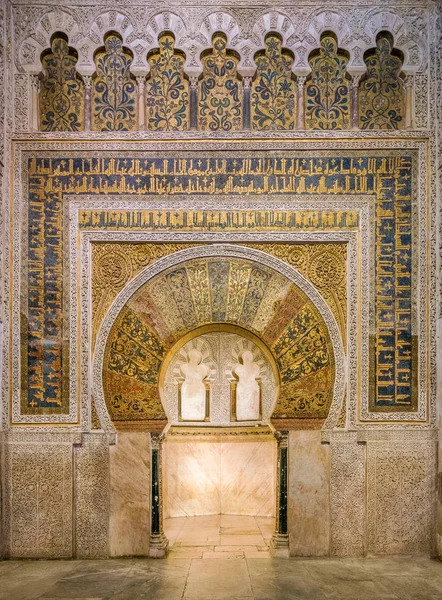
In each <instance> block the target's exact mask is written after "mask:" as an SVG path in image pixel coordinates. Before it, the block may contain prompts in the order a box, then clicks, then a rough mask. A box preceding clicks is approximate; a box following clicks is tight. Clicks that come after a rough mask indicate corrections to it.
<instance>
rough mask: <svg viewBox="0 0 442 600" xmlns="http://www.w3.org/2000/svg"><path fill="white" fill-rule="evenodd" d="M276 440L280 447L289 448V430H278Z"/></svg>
mask: <svg viewBox="0 0 442 600" xmlns="http://www.w3.org/2000/svg"><path fill="white" fill-rule="evenodd" d="M275 435H276V440H277V442H278V446H279V448H288V443H289V432H288V431H277V432H276V434H275Z"/></svg>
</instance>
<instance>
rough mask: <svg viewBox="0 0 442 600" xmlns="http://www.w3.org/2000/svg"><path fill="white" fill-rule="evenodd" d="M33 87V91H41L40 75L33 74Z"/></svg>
mask: <svg viewBox="0 0 442 600" xmlns="http://www.w3.org/2000/svg"><path fill="white" fill-rule="evenodd" d="M31 89H32V91H33V92H39V91H40V79H39V78H38V75H31Z"/></svg>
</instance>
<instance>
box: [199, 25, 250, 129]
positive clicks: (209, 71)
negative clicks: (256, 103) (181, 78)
mask: <svg viewBox="0 0 442 600" xmlns="http://www.w3.org/2000/svg"><path fill="white" fill-rule="evenodd" d="M238 62H239V57H238V56H237V54H236V53H234V52H232V51H229V50H228V49H227V38H226V36H225V34H224V33H216V34H215V35H214V36H213V40H212V50H210V51H209V53H208V54H207V55H205V56H203V58H202V63H203V78H202V79H201V81H200V82H199V88H198V124H199V129H202V130H203V131H238V130H240V129H242V85H241V83H240V81H239V79H238V76H237V70H236V69H237V65H238Z"/></svg>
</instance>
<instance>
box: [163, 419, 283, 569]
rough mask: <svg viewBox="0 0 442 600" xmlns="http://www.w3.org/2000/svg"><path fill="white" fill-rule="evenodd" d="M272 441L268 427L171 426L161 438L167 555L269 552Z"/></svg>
mask: <svg viewBox="0 0 442 600" xmlns="http://www.w3.org/2000/svg"><path fill="white" fill-rule="evenodd" d="M276 453H277V444H276V440H275V438H274V437H273V435H272V434H271V433H270V432H269V431H268V430H267V432H265V431H262V432H256V433H255V434H244V433H243V434H241V433H240V432H238V431H237V432H233V431H232V432H226V433H225V435H219V434H218V435H215V436H214V435H213V434H210V433H208V434H207V435H204V433H199V434H198V433H197V434H196V435H192V436H191V437H190V436H186V435H182V434H181V433H180V432H176V431H173V433H172V434H171V435H168V436H167V437H166V440H165V442H164V443H163V494H164V496H163V497H164V504H163V507H164V530H165V534H166V536H167V538H168V540H169V548H170V552H171V553H172V555H175V556H183V557H188V556H191V557H193V558H197V557H199V558H215V557H219V558H227V557H229V558H230V557H242V556H245V557H249V558H254V557H259V558H263V557H265V556H268V555H269V545H270V540H271V537H272V535H273V534H274V531H275V504H276V494H275V491H276V457H277V455H276Z"/></svg>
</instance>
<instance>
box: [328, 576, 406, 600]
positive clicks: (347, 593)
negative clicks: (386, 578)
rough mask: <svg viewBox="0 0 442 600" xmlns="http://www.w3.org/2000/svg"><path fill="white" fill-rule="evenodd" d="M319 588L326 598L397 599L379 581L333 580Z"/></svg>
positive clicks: (333, 599) (337, 599) (330, 599)
mask: <svg viewBox="0 0 442 600" xmlns="http://www.w3.org/2000/svg"><path fill="white" fill-rule="evenodd" d="M321 590H322V592H323V593H324V594H325V596H326V598H327V599H328V600H398V596H396V595H395V594H394V593H393V592H392V591H391V590H388V589H387V588H385V587H384V586H383V585H382V583H381V582H380V581H376V582H375V581H369V580H368V581H358V580H354V579H353V580H351V579H347V580H339V581H338V580H335V581H334V583H323V584H322V585H321ZM413 600H414V599H413Z"/></svg>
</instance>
